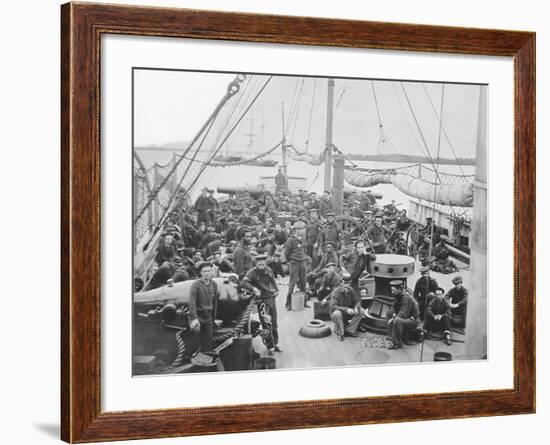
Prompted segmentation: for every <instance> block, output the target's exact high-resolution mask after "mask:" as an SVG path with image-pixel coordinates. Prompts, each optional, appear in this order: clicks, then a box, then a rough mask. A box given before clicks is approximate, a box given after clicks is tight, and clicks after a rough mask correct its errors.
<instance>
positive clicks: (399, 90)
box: [134, 70, 480, 158]
mask: <svg viewBox="0 0 550 445" xmlns="http://www.w3.org/2000/svg"><path fill="white" fill-rule="evenodd" d="M269 77H270V76H269V75H248V76H247V79H246V80H245V83H244V84H243V85H245V87H244V88H241V91H240V92H239V93H238V94H237V95H235V96H233V97H232V98H231V99H230V100H229V101H228V102H227V103H226V105H225V106H224V107H223V109H222V112H221V113H220V115H219V116H218V118H217V120H216V121H215V124H214V126H213V128H212V130H213V131H215V132H218V133H216V134H219V131H220V129H221V127H222V124H223V122H224V119H225V118H226V117H227V116H228V115H229V114H230V113H231V111H233V110H234V109H235V114H234V115H233V116H234V117H233V121H231V122H234V121H235V120H236V116H238V115H240V113H241V112H242V111H244V105H246V104H249V103H250V102H251V100H252V98H253V97H254V96H255V94H256V93H257V92H258V91H259V90H260V88H261V86H262V85H264V83H265V82H266V81H267V80H268V79H269ZM234 78H235V73H230V74H227V73H204V72H186V71H165V70H135V71H134V103H135V107H134V119H135V125H134V131H135V134H134V137H135V141H134V145H135V146H136V147H142V146H150V145H164V144H172V143H181V144H184V143H185V142H188V141H190V140H192V139H193V138H194V137H195V135H196V134H197V133H198V131H199V129H200V128H201V126H202V125H203V124H204V122H205V121H206V119H207V118H208V116H209V115H210V113H212V111H213V110H214V108H215V107H216V105H217V104H218V102H219V101H220V99H221V98H222V97H223V96H224V94H225V92H226V89H227V85H228V84H229V82H231V80H233V79H234ZM327 85H328V81H327V79H326V78H321V77H319V78H313V77H297V76H280V75H274V76H273V77H272V78H271V80H270V81H269V83H268V84H267V86H266V88H265V90H264V91H263V92H262V94H261V95H260V96H259V97H258V99H257V101H256V102H255V103H254V105H253V106H252V108H251V109H250V110H249V112H248V113H247V114H246V116H245V117H244V119H243V120H242V121H241V123H240V124H239V125H238V126H237V128H236V129H235V132H234V134H233V135H232V137H231V138H230V139H228V141H227V144H226V146H224V148H226V147H229V150H239V151H242V150H247V149H248V146H249V144H250V143H252V144H253V151H254V152H261V151H264V150H266V149H267V148H269V147H271V146H273V145H275V144H276V143H277V142H279V141H280V140H281V139H282V134H283V124H282V114H283V109H284V115H285V136H286V140H287V142H289V143H292V144H293V145H295V146H296V147H297V148H299V149H304V148H305V146H306V141H309V151H310V152H312V153H318V152H320V151H322V149H323V148H324V144H325V135H326V116H327V95H328V86H327ZM479 89H480V86H478V85H466V84H441V83H422V82H410V81H403V82H401V81H388V80H371V79H335V87H334V107H335V108H334V124H333V142H334V144H336V146H337V147H338V148H339V149H340V150H342V151H343V152H344V153H350V154H351V153H354V154H360V153H363V154H375V153H377V152H382V153H396V152H398V153H401V154H410V155H422V154H425V153H426V146H427V150H428V151H429V153H430V155H431V156H432V157H434V158H435V157H436V154H437V151H438V147H439V150H440V156H441V157H448V158H452V157H453V150H454V153H455V154H456V156H458V157H469V158H473V157H475V145H476V132H477V114H478V97H479ZM239 95H240V96H242V97H241V98H240V102H239V97H238V96H239ZM442 95H443V103H441V99H442ZM375 97H376V100H377V102H378V112H379V114H380V121H379V117H378V112H377V107H376V101H375ZM430 100H431V103H430ZM237 105H239V106H237ZM235 107H236V108H235ZM441 107H443V119H442V123H443V129H444V130H445V131H446V134H447V136H448V141H447V138H446V137H445V134H444V133H442V137H441V142H440V143H439V140H440V139H439V119H438V116H439V113H440V109H441ZM292 108H294V109H295V110H297V112H296V113H292V112H291V110H292ZM291 115H292V116H294V117H295V118H293V119H289V116H291ZM310 122H311V123H310ZM380 123H382V125H383V130H384V133H385V135H386V137H387V139H388V141H387V142H386V144H384V145H383V146H380V145H379V140H380V128H379V124H380ZM250 134H253V136H250ZM215 141H216V138H214V137H212V138H210V139H208V140H206V141H205V145H208V144H214V143H215ZM449 141H450V143H449Z"/></svg>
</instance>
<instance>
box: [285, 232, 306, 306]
mask: <svg viewBox="0 0 550 445" xmlns="http://www.w3.org/2000/svg"><path fill="white" fill-rule="evenodd" d="M305 249H306V246H305V244H304V240H302V239H298V238H297V237H296V236H295V235H292V236H290V237H289V238H288V240H287V242H286V244H285V258H286V260H287V262H288V272H289V275H290V276H289V283H288V293H287V296H286V306H287V307H290V305H291V298H292V292H294V286H296V284H298V287H299V289H300V290H301V291H302V292H304V291H305V290H306V261H307V258H308V257H307V254H306V250H305Z"/></svg>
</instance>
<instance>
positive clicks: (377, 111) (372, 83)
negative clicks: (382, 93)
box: [370, 80, 383, 127]
mask: <svg viewBox="0 0 550 445" xmlns="http://www.w3.org/2000/svg"><path fill="white" fill-rule="evenodd" d="M370 84H371V86H372V95H373V96H374V105H375V106H376V114H377V115H378V125H379V126H380V127H383V125H382V118H381V117H380V107H379V106H378V99H377V97H376V90H375V89H374V81H372V80H371V81H370Z"/></svg>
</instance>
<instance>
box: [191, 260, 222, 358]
mask: <svg viewBox="0 0 550 445" xmlns="http://www.w3.org/2000/svg"><path fill="white" fill-rule="evenodd" d="M197 269H198V271H199V274H200V278H199V279H198V280H195V281H194V282H193V283H192V284H191V288H190V290H189V320H190V323H189V327H190V328H191V330H192V331H193V332H196V333H197V334H198V335H199V343H200V348H201V351H202V352H203V353H205V354H209V353H210V354H213V353H214V351H213V348H214V339H213V337H214V319H215V317H216V310H217V307H218V299H219V297H220V294H219V291H218V285H217V284H216V282H215V281H213V280H212V263H209V262H207V261H203V262H202V263H199V264H198V265H197Z"/></svg>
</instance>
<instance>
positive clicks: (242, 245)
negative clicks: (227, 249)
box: [233, 227, 254, 279]
mask: <svg viewBox="0 0 550 445" xmlns="http://www.w3.org/2000/svg"><path fill="white" fill-rule="evenodd" d="M237 239H238V240H239V244H238V245H237V247H236V248H235V252H233V266H234V267H235V273H236V274H237V275H238V276H239V279H242V278H243V277H244V275H245V274H246V273H247V272H248V271H249V270H250V269H252V267H253V266H254V263H253V261H252V256H251V255H250V240H251V239H252V231H251V230H250V229H249V228H248V227H241V228H240V229H239V230H238V231H237Z"/></svg>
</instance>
